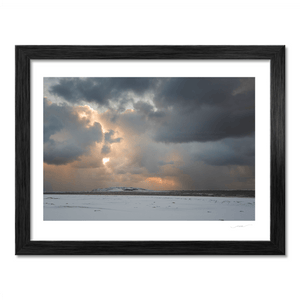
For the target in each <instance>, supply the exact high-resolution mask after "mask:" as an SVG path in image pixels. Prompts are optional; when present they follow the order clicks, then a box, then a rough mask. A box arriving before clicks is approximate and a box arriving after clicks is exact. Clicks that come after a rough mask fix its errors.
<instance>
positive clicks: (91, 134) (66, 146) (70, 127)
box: [44, 100, 102, 165]
mask: <svg viewBox="0 0 300 300" xmlns="http://www.w3.org/2000/svg"><path fill="white" fill-rule="evenodd" d="M55 134H58V135H60V136H56V138H55V137H53V135H55ZM101 140H102V128H101V125H100V124H99V123H97V122H95V123H94V124H93V126H90V124H89V121H88V120H87V119H85V118H84V119H79V117H78V115H77V114H76V113H75V112H74V111H73V109H72V108H71V107H69V106H67V105H57V104H51V103H50V102H48V101H47V100H44V162H46V163H47V164H54V165H64V164H67V163H70V162H73V161H75V160H78V158H79V156H81V155H83V154H87V153H89V151H90V146H91V145H93V144H94V143H95V142H100V141H101Z"/></svg>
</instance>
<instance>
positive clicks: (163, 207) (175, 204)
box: [44, 194, 255, 221]
mask: <svg viewBox="0 0 300 300" xmlns="http://www.w3.org/2000/svg"><path fill="white" fill-rule="evenodd" d="M254 219H255V199H254V198H228V197H193V196H190V197H188V196H187V197H182V196H156V195H147V196H144V195H142V196H134V195H62V194H47V195H44V220H61V221H62V220H69V221H71V220H74V221H75V220H76V221H78V220H82V221H84V220H112V221H117V220H119V221H124V220H128V221H131V220H148V221H149V220H161V221H164V220H169V221H170V220H183V221H188V220H190V221H192V220H203V221H204V220H213V221H218V220H219V221H226V220H228V221H229V220H244V221H246V220H254Z"/></svg>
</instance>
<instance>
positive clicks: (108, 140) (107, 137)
mask: <svg viewBox="0 0 300 300" xmlns="http://www.w3.org/2000/svg"><path fill="white" fill-rule="evenodd" d="M114 134H115V132H114V130H110V131H109V132H105V134H104V140H105V142H106V143H109V144H113V143H120V141H121V140H122V138H116V139H114V138H112V136H113V135H114Z"/></svg>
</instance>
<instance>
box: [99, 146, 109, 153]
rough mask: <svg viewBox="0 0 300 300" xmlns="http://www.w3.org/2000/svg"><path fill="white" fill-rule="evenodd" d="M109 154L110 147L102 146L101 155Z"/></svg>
mask: <svg viewBox="0 0 300 300" xmlns="http://www.w3.org/2000/svg"><path fill="white" fill-rule="evenodd" d="M109 152H110V146H109V145H104V146H103V147H102V149H101V153H103V154H108V153H109Z"/></svg>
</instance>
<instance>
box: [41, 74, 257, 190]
mask: <svg viewBox="0 0 300 300" xmlns="http://www.w3.org/2000/svg"><path fill="white" fill-rule="evenodd" d="M48 92H49V94H50V95H51V94H52V95H56V96H59V97H61V98H63V99H64V100H66V101H68V102H69V103H70V104H79V103H81V102H82V101H83V103H96V104H97V105H98V107H105V108H107V109H108V110H107V111H106V112H105V113H103V114H101V118H103V120H104V119H105V120H106V122H108V124H110V125H111V127H108V128H113V129H114V130H110V131H109V132H106V133H105V134H104V136H102V132H101V125H100V124H99V123H95V125H94V126H91V127H89V128H86V126H85V124H84V121H82V120H78V119H76V116H74V115H73V114H72V107H71V106H68V105H65V106H61V105H54V104H52V105H51V106H49V105H48V106H47V105H46V106H45V114H47V118H46V117H45V129H44V130H45V133H44V137H45V161H46V162H48V163H52V164H65V163H68V162H72V161H74V160H76V159H78V157H79V156H80V155H82V154H85V153H88V151H89V146H90V145H92V144H93V143H94V142H96V141H97V142H99V141H103V145H102V148H101V153H102V154H109V153H110V154H112V153H113V151H112V149H113V148H114V147H115V146H112V147H111V144H113V143H121V145H122V143H126V142H127V141H128V139H130V141H132V152H133V155H132V157H131V158H130V159H129V160H128V162H127V163H124V162H122V161H124V159H123V158H122V157H120V158H119V160H120V163H119V164H117V162H116V159H115V160H114V161H113V160H111V162H110V165H111V166H113V167H114V170H115V172H116V174H142V173H143V172H145V171H146V172H147V174H152V175H153V176H154V175H155V174H162V175H161V176H163V174H164V175H166V174H167V173H163V171H164V172H173V171H174V170H175V169H176V168H177V170H179V171H180V172H181V173H180V174H188V175H189V176H190V177H191V178H192V179H193V180H194V182H196V184H195V187H199V188H200V187H201V188H205V187H211V188H213V187H216V186H217V183H214V181H216V180H219V183H218V188H221V187H222V188H224V187H225V186H226V184H229V183H230V182H231V181H232V179H230V178H229V177H230V176H229V173H228V172H229V169H228V166H231V167H232V168H237V170H239V171H236V174H235V175H234V176H236V177H235V181H236V182H237V183H238V182H243V181H247V185H244V186H245V187H247V188H248V187H249V188H251V185H253V182H254V161H255V139H254V133H255V81H254V78H83V79H81V78H58V79H57V80H55V81H53V84H52V85H51V86H50V87H49V89H48ZM129 103H131V105H132V106H131V107H133V108H134V111H132V112H128V111H127V112H126V113H122V112H123V111H124V109H125V108H126V105H128V104H129ZM74 118H75V119H74ZM101 120H102V119H101ZM101 123H102V122H101ZM71 124H72V125H71ZM103 124H105V123H103ZM110 125H109V126H110ZM105 127H106V128H107V126H106V125H105ZM118 128H119V129H120V130H121V129H122V132H123V134H122V135H121V136H122V139H121V138H119V137H118V135H115V134H116V133H117V131H118V130H119V129H118ZM64 131H65V132H67V133H68V138H67V140H66V141H64V142H59V141H55V140H53V139H51V138H50V136H51V135H53V134H55V133H58V132H64ZM137 141H141V142H140V144H138V142H137ZM170 151H175V152H177V153H180V157H181V159H182V161H183V162H184V163H183V164H182V165H180V163H179V160H177V161H176V160H174V159H173V158H172V157H168V155H167V154H168V153H169V152H170ZM126 155H128V154H126ZM126 157H127V156H126ZM114 163H115V165H114ZM239 167H241V168H242V169H241V170H247V172H246V173H247V174H246V175H245V174H244V175H243V174H242V173H241V172H242V171H241V170H240V169H239ZM172 170H173V171H172ZM170 174H171V173H170ZM177 176H179V175H178V174H177ZM221 178H223V179H221ZM198 181H199V183H198V185H197V182H198ZM221 181H222V184H221ZM186 186H189V183H187V185H186ZM236 186H239V185H233V187H236Z"/></svg>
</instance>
